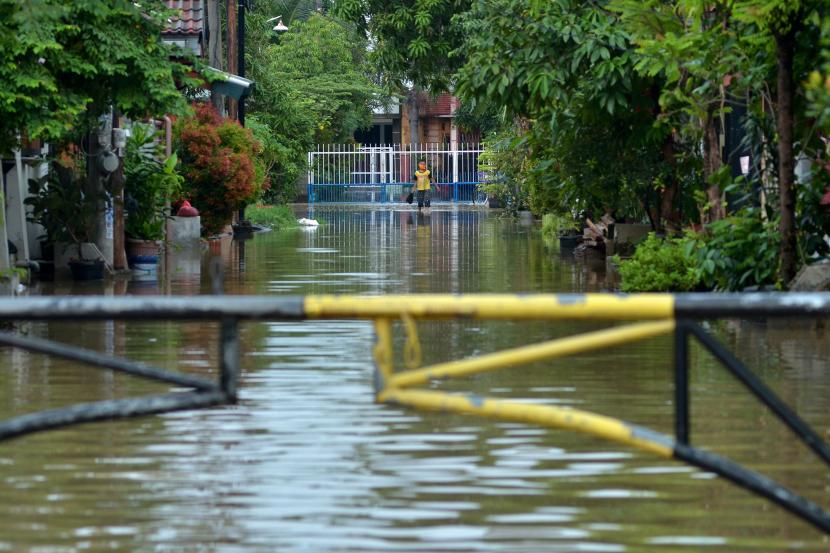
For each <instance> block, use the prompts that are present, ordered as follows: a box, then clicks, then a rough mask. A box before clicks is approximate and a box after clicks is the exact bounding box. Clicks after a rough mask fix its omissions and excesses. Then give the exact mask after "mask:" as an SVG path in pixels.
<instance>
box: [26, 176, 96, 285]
mask: <svg viewBox="0 0 830 553" xmlns="http://www.w3.org/2000/svg"><path fill="white" fill-rule="evenodd" d="M83 184H84V182H83V178H81V177H78V176H76V173H75V172H73V171H72V169H71V168H67V167H64V166H61V165H60V164H58V163H53V164H52V170H51V171H50V172H49V174H48V175H47V176H45V177H43V178H41V179H32V180H30V181H29V192H30V194H31V196H30V197H29V198H27V199H26V204H27V205H29V206H31V208H32V210H31V213H30V214H29V220H30V221H32V222H35V223H38V224H40V225H41V226H43V227H44V229H45V230H46V234H45V238H46V239H47V240H49V241H50V242H51V243H52V244H71V245H73V246H74V247H75V248H77V257H74V256H73V257H72V258H70V261H69V269H70V270H71V271H72V276H73V277H74V278H75V280H100V279H101V278H103V274H104V261H103V259H101V258H100V257H96V258H95V259H87V258H86V256H85V253H86V252H85V248H84V244H87V243H89V242H91V241H92V237H93V234H94V232H95V227H96V224H97V222H98V217H99V215H100V214H101V204H102V199H103V198H102V197H101V195H97V194H87V193H85V192H84V191H83Z"/></svg>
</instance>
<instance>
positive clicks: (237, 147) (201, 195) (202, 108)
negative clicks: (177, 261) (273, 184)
mask: <svg viewBox="0 0 830 553" xmlns="http://www.w3.org/2000/svg"><path fill="white" fill-rule="evenodd" d="M194 109H195V115H194V116H193V117H188V118H184V119H181V120H179V121H177V124H176V135H177V141H178V149H179V155H180V158H181V161H182V173H183V174H184V176H185V184H184V187H183V194H184V196H185V197H186V198H187V199H188V200H190V201H191V203H193V204H194V205H195V206H196V207H197V208H198V209H199V210H200V212H201V215H202V227H203V229H204V231H205V232H206V233H207V234H215V233H217V232H221V230H222V229H223V228H224V227H225V225H227V224H229V223H230V222H231V221H232V220H233V214H234V212H235V211H236V210H238V209H240V208H242V207H244V206H245V205H247V204H249V203H251V202H253V201H255V200H256V199H257V198H258V197H259V195H260V194H261V193H262V190H263V189H264V188H266V187H267V186H268V181H267V178H266V175H265V173H266V169H265V167H264V165H263V164H262V162H261V160H258V159H257V156H258V155H259V153H260V152H261V146H260V144H259V142H257V141H256V140H255V139H254V137H253V134H252V133H251V131H250V130H248V129H244V128H242V127H241V126H239V123H237V122H236V121H232V120H230V119H227V118H223V117H221V116H220V115H219V114H218V113H217V112H216V110H215V109H214V108H213V106H211V105H209V104H195V105H194Z"/></svg>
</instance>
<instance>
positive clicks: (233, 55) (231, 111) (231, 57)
mask: <svg viewBox="0 0 830 553" xmlns="http://www.w3.org/2000/svg"><path fill="white" fill-rule="evenodd" d="M227 10H228V12H227V13H228V42H227V44H228V64H227V68H228V69H227V71H228V73H232V74H234V75H235V74H236V70H237V65H236V64H237V59H238V57H237V56H238V54H237V51H236V48H237V19H236V13H237V0H228V2H227ZM236 116H237V113H236V100H234V99H233V98H228V117H230V118H231V119H236Z"/></svg>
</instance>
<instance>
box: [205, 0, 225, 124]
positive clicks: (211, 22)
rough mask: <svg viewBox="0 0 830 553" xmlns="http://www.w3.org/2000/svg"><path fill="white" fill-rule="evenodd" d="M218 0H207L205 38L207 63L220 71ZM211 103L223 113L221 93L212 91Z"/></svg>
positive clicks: (222, 65) (220, 50)
mask: <svg viewBox="0 0 830 553" xmlns="http://www.w3.org/2000/svg"><path fill="white" fill-rule="evenodd" d="M219 5H220V4H219V0H207V2H206V5H205V8H206V9H207V20H206V23H207V39H208V56H207V58H208V64H209V65H210V66H211V67H214V68H216V69H219V70H220V71H221V70H222V69H223V68H224V67H225V64H224V63H223V60H222V20H221V17H220V14H219ZM211 103H212V104H213V107H215V108H216V111H218V112H219V113H220V114H222V115H224V114H225V102H224V97H223V96H222V95H221V94H217V93H215V92H214V93H212V94H211Z"/></svg>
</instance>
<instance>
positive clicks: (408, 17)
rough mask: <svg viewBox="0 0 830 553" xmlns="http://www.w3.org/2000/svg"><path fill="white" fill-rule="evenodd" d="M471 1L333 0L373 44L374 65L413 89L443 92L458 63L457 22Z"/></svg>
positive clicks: (459, 37) (460, 52)
mask: <svg viewBox="0 0 830 553" xmlns="http://www.w3.org/2000/svg"><path fill="white" fill-rule="evenodd" d="M471 3H472V2H471V0H428V1H423V0H404V1H401V2H387V1H385V0H338V1H337V3H336V5H335V11H336V13H338V14H339V15H340V16H341V17H343V18H344V19H346V20H348V21H351V22H353V23H354V24H356V25H357V26H358V28H359V29H360V30H362V31H363V32H364V33H366V36H367V37H369V38H371V40H372V42H373V49H372V53H373V55H374V58H375V61H376V63H377V65H378V67H379V68H380V69H381V70H382V71H383V72H384V73H385V74H386V75H387V76H388V78H390V79H391V80H393V81H395V82H398V83H400V82H403V81H408V82H410V83H412V84H414V85H415V88H416V89H427V90H430V91H432V92H440V91H443V90H448V89H449V87H450V85H451V84H452V82H453V79H454V76H455V71H456V70H457V69H458V68H459V67H460V65H461V64H462V63H463V62H464V59H465V57H464V51H463V48H462V45H463V42H462V38H463V37H462V33H461V27H460V22H459V21H458V19H457V18H456V17H455V16H456V15H459V14H464V13H466V12H467V11H468V10H469V9H470V6H471Z"/></svg>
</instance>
